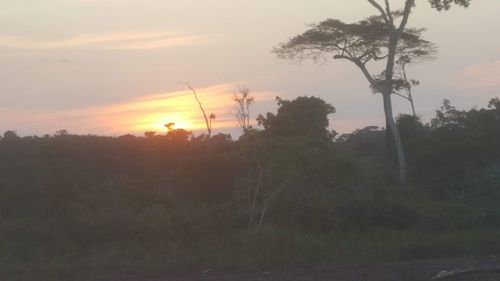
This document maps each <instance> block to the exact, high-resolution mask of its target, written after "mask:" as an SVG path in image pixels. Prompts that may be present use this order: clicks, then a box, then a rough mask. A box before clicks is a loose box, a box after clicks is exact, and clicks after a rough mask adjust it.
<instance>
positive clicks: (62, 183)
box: [0, 97, 500, 279]
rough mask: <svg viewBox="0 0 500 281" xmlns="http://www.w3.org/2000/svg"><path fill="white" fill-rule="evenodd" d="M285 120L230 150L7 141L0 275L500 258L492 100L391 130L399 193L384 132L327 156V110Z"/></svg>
mask: <svg viewBox="0 0 500 281" xmlns="http://www.w3.org/2000/svg"><path fill="white" fill-rule="evenodd" d="M279 107H280V108H279V109H278V113H277V115H274V114H268V115H267V118H264V117H262V118H261V122H262V123H263V125H264V129H263V130H254V129H253V130H247V131H246V133H245V135H243V136H242V137H241V138H240V139H239V140H237V141H233V140H231V137H230V136H228V135H221V134H219V135H215V136H212V137H211V138H208V137H207V136H204V135H202V136H198V137H194V136H192V135H191V134H190V133H189V132H187V131H184V130H171V131H170V132H169V133H168V134H167V135H156V134H154V133H152V132H148V133H147V134H146V136H145V137H135V136H131V135H126V136H122V137H100V136H90V135H89V136H79V135H71V134H69V133H68V132H67V131H65V130H62V131H58V132H57V133H56V134H55V135H53V136H48V135H47V136H44V137H36V136H33V137H19V136H17V135H16V133H15V132H13V131H8V132H5V134H4V136H3V138H1V140H0V267H1V269H2V270H0V271H1V272H4V273H5V272H17V273H18V272H25V271H26V269H30V270H35V269H47V268H49V269H51V270H55V271H57V272H61V271H62V272H71V271H72V270H74V269H75V267H76V268H78V270H80V271H81V270H88V271H89V272H95V271H96V270H116V269H117V268H118V269H120V268H127V269H128V270H132V271H133V270H150V269H151V268H155V269H158V268H161V269H162V270H169V269H175V268H177V269H178V268H179V266H185V267H198V268H204V267H205V268H206V267H221V266H224V267H232V266H238V267H248V266H251V267H252V266H278V265H293V264H297V263H300V264H302V265H307V264H319V263H321V262H344V263H345V262H347V263H350V262H352V263H354V262H362V261H366V260H370V259H382V260H387V259H406V258H422V257H439V256H451V255H474V254H479V255H486V254H498V253H499V252H500V248H499V247H498V245H500V244H499V243H498V241H499V240H498V239H499V237H500V229H499V226H500V208H498V202H499V201H500V101H499V100H498V99H493V100H492V101H491V102H490V104H489V107H488V108H485V109H471V110H469V111H461V110H457V109H456V108H455V107H453V106H452V105H451V103H450V102H449V101H445V102H444V103H443V106H442V108H441V109H440V110H438V111H437V113H436V116H435V118H434V119H432V121H431V122H430V124H422V122H421V121H420V120H418V119H417V120H416V119H415V118H414V117H413V116H400V117H399V118H398V126H399V128H400V130H401V132H402V137H403V140H404V143H405V148H406V150H407V154H408V158H409V159H408V161H409V170H410V178H409V183H408V186H406V187H404V188H401V187H399V186H398V185H397V179H396V177H395V175H394V173H393V170H394V169H393V165H395V164H391V163H390V161H388V160H387V152H386V151H387V147H386V142H385V139H384V138H385V134H384V132H383V130H380V129H378V128H377V127H367V128H364V129H360V130H357V131H355V132H353V133H352V134H349V135H342V136H339V137H337V138H336V139H335V140H334V139H332V135H331V134H330V133H328V131H327V130H326V128H327V126H328V119H327V115H328V114H331V113H333V112H334V109H333V107H332V106H331V105H328V104H327V103H325V102H324V101H322V100H320V99H317V98H313V97H310V98H308V97H302V98H298V99H297V100H295V101H283V100H279ZM308 128H310V130H309V129H308ZM16 268H17V269H16ZM47 270H48V269H47ZM17 276H21V275H17ZM27 278H28V279H29V277H27Z"/></svg>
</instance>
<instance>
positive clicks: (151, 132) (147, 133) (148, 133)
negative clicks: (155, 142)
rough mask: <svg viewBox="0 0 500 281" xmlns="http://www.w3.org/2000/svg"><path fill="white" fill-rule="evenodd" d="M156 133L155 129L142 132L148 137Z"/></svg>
mask: <svg viewBox="0 0 500 281" xmlns="http://www.w3.org/2000/svg"><path fill="white" fill-rule="evenodd" d="M155 135H156V132H155V131H147V132H144V136H145V137H146V138H148V139H150V138H153V137H154V136H155Z"/></svg>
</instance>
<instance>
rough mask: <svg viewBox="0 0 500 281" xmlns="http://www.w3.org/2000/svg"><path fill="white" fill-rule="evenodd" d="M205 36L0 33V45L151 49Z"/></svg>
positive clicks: (185, 43)
mask: <svg viewBox="0 0 500 281" xmlns="http://www.w3.org/2000/svg"><path fill="white" fill-rule="evenodd" d="M206 41H207V36H205V35H196V34H190V33H181V32H170V33H169V32H121V33H95V34H81V35H76V36H73V37H70V38H65V39H60V40H52V41H50V40H32V39H27V38H19V37H0V46H3V47H10V48H16V49H41V50H51V49H111V50H120V49H123V50H127V49H129V50H151V49H160V48H170V47H176V46H189V45H201V44H204V43H205V42H206Z"/></svg>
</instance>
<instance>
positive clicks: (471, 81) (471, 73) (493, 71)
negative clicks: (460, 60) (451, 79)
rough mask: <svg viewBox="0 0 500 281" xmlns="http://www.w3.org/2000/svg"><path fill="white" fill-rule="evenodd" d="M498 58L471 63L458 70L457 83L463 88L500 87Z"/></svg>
mask: <svg viewBox="0 0 500 281" xmlns="http://www.w3.org/2000/svg"><path fill="white" fill-rule="evenodd" d="M499 77H500V60H498V61H495V62H492V63H486V64H477V65H471V66H468V67H466V68H464V69H463V70H462V71H460V73H459V75H458V84H459V85H460V87H461V88H464V89H493V88H499V89H500V78H499Z"/></svg>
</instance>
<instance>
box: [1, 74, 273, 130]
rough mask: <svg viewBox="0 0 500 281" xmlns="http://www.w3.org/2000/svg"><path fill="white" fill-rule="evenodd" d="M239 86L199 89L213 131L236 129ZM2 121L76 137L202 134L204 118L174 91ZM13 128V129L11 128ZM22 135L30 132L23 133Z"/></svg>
mask: <svg viewBox="0 0 500 281" xmlns="http://www.w3.org/2000/svg"><path fill="white" fill-rule="evenodd" d="M236 87H237V83H227V84H221V85H214V86H209V87H205V88H200V89H197V92H198V96H199V98H200V100H201V101H202V103H203V105H204V107H205V109H206V111H207V113H208V114H210V113H214V114H215V115H216V116H217V118H216V121H215V122H214V124H213V125H214V129H219V130H222V129H228V128H234V127H235V126H236V121H235V119H234V117H233V112H232V107H233V102H232V100H231V95H232V93H233V91H234V90H235V88H236ZM252 94H253V95H254V96H255V98H256V102H258V103H259V102H265V101H269V100H272V99H274V97H275V96H276V95H277V93H274V92H266V91H261V92H254V93H252ZM0 119H1V120H4V122H5V120H13V121H12V122H13V123H12V124H5V125H0V129H3V130H7V129H17V128H37V132H40V130H43V131H42V132H54V131H55V130H58V129H67V130H69V131H70V132H77V133H98V134H108V135H109V134H124V133H135V134H142V133H143V132H145V131H150V130H151V131H158V132H161V131H165V130H166V129H165V127H164V125H165V124H167V123H171V122H173V123H175V124H176V127H177V128H185V129H188V130H193V131H202V130H204V128H205V123H204V119H203V116H202V114H201V112H200V110H199V108H198V104H197V103H196V101H195V99H194V97H193V94H192V92H190V91H187V90H186V91H184V90H183V91H175V92H169V93H163V94H155V95H149V96H144V97H141V98H137V99H133V100H129V101H125V102H121V103H115V104H108V105H102V106H94V107H88V108H80V109H72V110H64V111H40V110H37V111H23V110H1V109H0ZM8 125H10V126H8ZM22 131H29V129H23V130H22Z"/></svg>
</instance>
